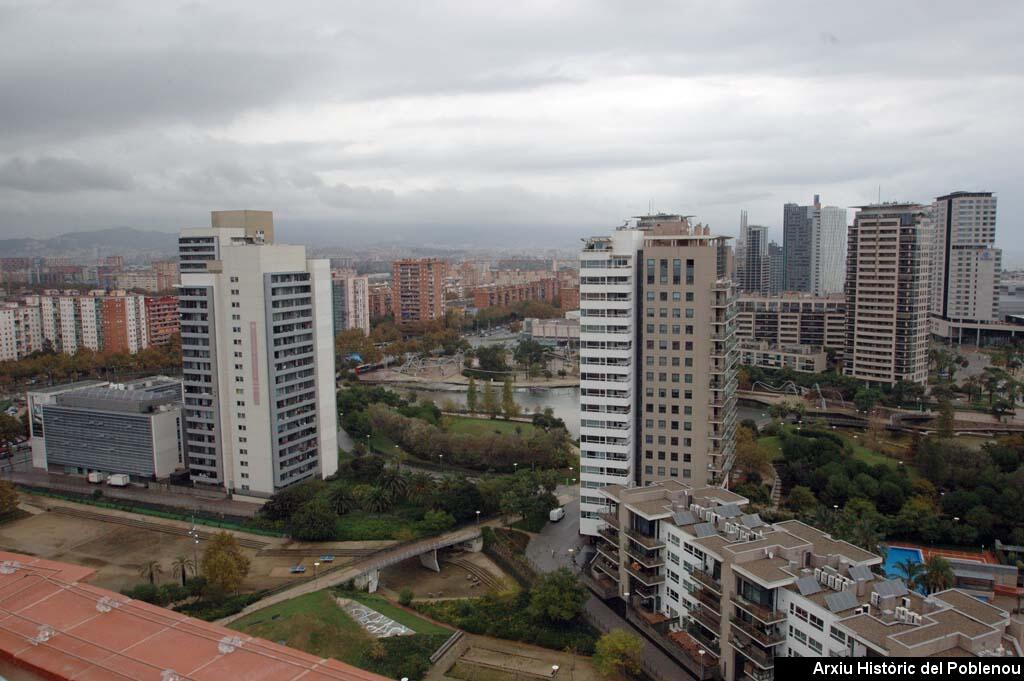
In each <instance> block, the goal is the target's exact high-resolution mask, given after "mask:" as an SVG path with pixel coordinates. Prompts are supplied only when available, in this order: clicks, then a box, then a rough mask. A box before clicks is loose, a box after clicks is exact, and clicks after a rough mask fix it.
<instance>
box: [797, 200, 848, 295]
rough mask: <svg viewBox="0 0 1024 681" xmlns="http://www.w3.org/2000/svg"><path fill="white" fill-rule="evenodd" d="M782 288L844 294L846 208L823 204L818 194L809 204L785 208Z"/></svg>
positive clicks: (822, 293)
mask: <svg viewBox="0 0 1024 681" xmlns="http://www.w3.org/2000/svg"><path fill="white" fill-rule="evenodd" d="M782 229H783V245H782V248H783V268H782V270H783V282H782V284H783V290H785V291H803V292H805V293H813V294H814V295H818V296H821V295H828V294H830V293H842V291H843V284H844V281H843V275H844V272H845V269H844V264H845V263H844V261H845V256H846V252H845V250H846V209H845V208H838V207H836V206H822V205H821V200H820V197H819V196H818V195H817V194H815V195H814V202H813V203H812V204H811V205H808V206H800V205H797V204H795V203H787V204H786V205H785V206H784V207H783V216H782Z"/></svg>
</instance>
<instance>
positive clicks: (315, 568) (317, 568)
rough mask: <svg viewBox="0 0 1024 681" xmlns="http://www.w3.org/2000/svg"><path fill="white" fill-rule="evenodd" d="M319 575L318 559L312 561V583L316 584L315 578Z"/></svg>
mask: <svg viewBox="0 0 1024 681" xmlns="http://www.w3.org/2000/svg"><path fill="white" fill-rule="evenodd" d="M319 576H320V561H318V560H317V561H314V562H313V583H314V584H316V580H317V578H318V577H319Z"/></svg>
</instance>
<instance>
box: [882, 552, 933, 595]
mask: <svg viewBox="0 0 1024 681" xmlns="http://www.w3.org/2000/svg"><path fill="white" fill-rule="evenodd" d="M886 576H894V577H902V578H903V581H904V582H906V583H907V588H908V589H916V588H917V587H919V586H921V582H922V580H924V565H923V564H921V563H919V562H917V561H916V560H914V559H912V558H908V559H906V560H901V561H900V562H898V563H896V572H895V574H893V575H886Z"/></svg>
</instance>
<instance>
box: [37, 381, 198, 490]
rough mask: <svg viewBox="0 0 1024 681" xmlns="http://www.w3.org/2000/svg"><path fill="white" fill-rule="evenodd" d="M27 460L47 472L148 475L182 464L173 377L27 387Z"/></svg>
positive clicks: (178, 395) (176, 384)
mask: <svg viewBox="0 0 1024 681" xmlns="http://www.w3.org/2000/svg"><path fill="white" fill-rule="evenodd" d="M28 397H29V409H30V411H31V414H32V464H33V466H35V467H37V468H45V469H46V470H48V471H51V472H58V473H72V474H80V475H84V474H86V473H90V472H93V471H98V472H102V473H107V474H112V473H127V474H128V475H130V476H131V477H132V478H137V479H143V480H154V479H161V478H166V477H168V476H169V475H170V474H171V473H173V472H174V471H175V470H177V469H180V468H184V461H183V454H182V436H181V433H182V431H181V382H180V381H177V380H175V379H171V378H166V377H163V376H154V377H151V378H144V379H139V380H137V381H132V382H130V383H106V382H102V381H86V382H81V383H73V384H70V385H66V386H58V387H57V388H51V389H47V390H41V391H34V392H30V393H29V395H28Z"/></svg>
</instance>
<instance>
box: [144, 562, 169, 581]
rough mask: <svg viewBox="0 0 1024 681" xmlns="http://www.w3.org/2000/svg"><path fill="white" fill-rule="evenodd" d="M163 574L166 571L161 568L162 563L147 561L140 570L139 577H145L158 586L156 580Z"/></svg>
mask: <svg viewBox="0 0 1024 681" xmlns="http://www.w3.org/2000/svg"><path fill="white" fill-rule="evenodd" d="M163 573H164V569H163V568H162V567H160V562H159V561H156V560H147V561H146V562H145V563H143V564H142V567H140V568H139V577H145V578H146V579H148V580H149V583H150V584H152V585H153V586H156V578H157V577H159V576H160V575H162V574H163Z"/></svg>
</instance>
